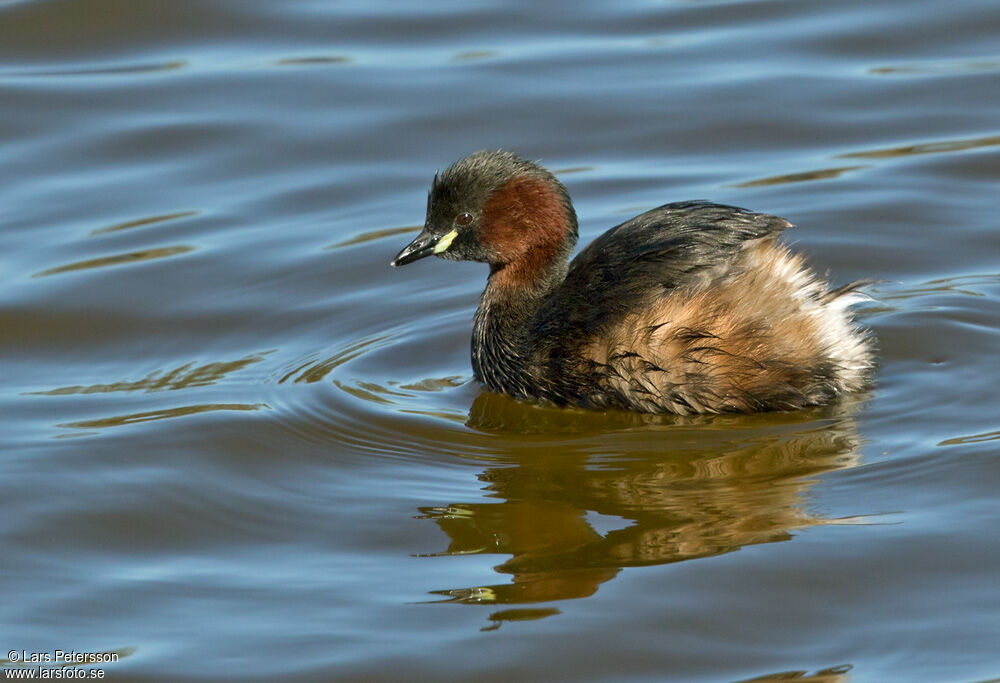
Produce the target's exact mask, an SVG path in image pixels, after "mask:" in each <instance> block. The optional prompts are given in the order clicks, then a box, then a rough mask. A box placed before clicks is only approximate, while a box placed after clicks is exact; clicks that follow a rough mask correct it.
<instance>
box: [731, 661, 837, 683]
mask: <svg viewBox="0 0 1000 683" xmlns="http://www.w3.org/2000/svg"><path fill="white" fill-rule="evenodd" d="M851 668H852V667H851V666H850V665H849V664H845V665H843V666H835V667H831V668H829V669H823V670H822V671H817V672H816V673H814V674H810V673H809V672H808V671H782V672H780V673H773V674H767V675H766V676H758V677H756V678H745V679H743V680H741V681H737V682H736V683H778V682H779V681H796V682H797V683H847V681H849V680H850V679H851V677H850V676H848V675H847V672H848V671H850V670H851Z"/></svg>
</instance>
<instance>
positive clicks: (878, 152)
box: [838, 135, 1000, 159]
mask: <svg viewBox="0 0 1000 683" xmlns="http://www.w3.org/2000/svg"><path fill="white" fill-rule="evenodd" d="M997 145H1000V135H990V136H988V137H983V138H968V139H964V140H943V141H940V142H922V143H919V144H915V145H903V146H901V147H887V148H885V149H875V150H871V151H868V152H852V153H850V154H841V155H839V156H838V158H840V159H890V158H893V157H907V156H914V155H917V154H941V153H943V152H963V151H965V150H969V149H979V148H982V147H996V146H997Z"/></svg>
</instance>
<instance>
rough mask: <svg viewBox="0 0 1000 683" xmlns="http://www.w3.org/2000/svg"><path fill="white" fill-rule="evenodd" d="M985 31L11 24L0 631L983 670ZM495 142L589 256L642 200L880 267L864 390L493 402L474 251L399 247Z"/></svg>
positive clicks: (729, 668)
mask: <svg viewBox="0 0 1000 683" xmlns="http://www.w3.org/2000/svg"><path fill="white" fill-rule="evenodd" d="M998 30H1000V6H997V4H996V3H993V2H988V1H987V0H959V1H957V2H950V3H940V2H931V1H930V0H924V1H921V0H910V1H908V2H890V1H889V0H875V1H873V0H837V1H835V2H823V3H817V2H802V1H800V0H766V1H752V0H748V1H745V2H715V1H702V2H696V1H666V2H652V1H636V2H626V3H615V4H613V5H612V4H608V3H597V2H582V3H579V2H578V3H543V4H540V5H538V6H529V5H524V6H515V5H509V4H502V3H479V4H476V5H471V4H468V3H458V2H448V1H442V2H432V3H419V4H415V3H408V2H383V3H379V4H377V5H375V4H372V3H361V2H319V1H318V0H285V1H283V2H265V1H264V0H254V1H247V0H240V1H237V0H218V1H213V2H194V1H191V0H143V1H142V2H135V1H134V0H88V1H87V2H82V1H81V0H15V1H13V2H12V1H10V0H8V1H6V2H0V207H2V211H0V272H2V273H3V279H4V288H3V294H2V295H0V377H2V383H0V510H2V514H0V539H2V540H0V542H2V548H3V552H2V554H0V586H2V588H3V600H2V601H0V646H7V649H17V650H27V651H39V652H46V651H47V652H52V651H54V650H55V649H63V650H69V649H76V650H78V651H89V652H117V653H121V654H122V657H121V658H120V661H119V662H118V663H116V664H112V665H108V666H107V667H106V671H107V675H108V678H110V679H111V680H122V681H125V680H128V681H135V680H149V681H153V680H156V681H160V680H164V681H166V680H169V681H175V680H234V681H235V680H239V681H248V680H260V681H273V680H289V681H308V680H318V681H319V680H324V681H325V680H368V681H378V680H386V681H389V680H399V679H400V677H405V678H406V679H412V680H432V679H433V680H469V679H475V680H538V681H551V680H573V681H582V680H623V681H624V680H628V681H647V680H650V681H651V680H657V681H659V680H671V681H694V682H698V681H713V682H715V681H723V682H725V681H748V680H755V681H761V680H763V681H767V680H772V681H773V680H788V679H789V678H795V679H796V680H809V681H824V682H833V681H836V682H838V683H840V682H843V681H852V682H855V683H856V682H864V681H872V682H875V681H878V682H882V681H906V682H920V681H929V682H941V681H956V682H965V683H974V682H981V681H986V680H989V679H994V678H996V677H998V676H1000V657H998V652H1000V619H998V618H997V615H998V610H1000V581H998V567H1000V539H998V536H997V534H996V528H997V520H998V518H1000V502H998V501H997V496H996V491H997V490H998V485H1000V459H998V457H997V456H998V444H1000V411H998V406H1000V389H998V386H1000V384H998V382H997V371H996V362H997V361H996V359H997V355H998V352H1000V329H998V327H1000V230H998V225H997V214H998V212H997V181H998V176H1000V123H998V118H997V112H998V111H1000V44H998V42H997V33H998ZM499 146H503V147H505V148H509V149H512V150H515V151H518V152H520V153H522V154H523V155H525V156H528V157H531V158H536V159H541V160H542V162H543V163H545V164H546V165H548V166H549V167H550V168H552V169H554V170H556V171H557V172H558V173H559V175H560V177H561V178H562V179H563V181H564V182H565V183H566V185H567V187H568V188H569V191H570V193H571V194H572V196H573V198H574V200H575V202H576V206H577V211H578V213H579V215H580V220H581V243H582V244H585V243H587V242H588V241H589V240H591V239H592V238H594V237H595V236H596V235H598V234H600V233H601V232H603V231H604V230H605V229H607V228H608V227H610V226H612V225H614V224H615V223H618V222H620V221H622V220H624V219H626V218H628V217H630V216H631V215H634V214H635V213H637V212H639V211H642V210H645V209H648V208H652V207H654V206H656V205H659V204H661V203H664V202H667V201H674V200H683V199H695V198H709V199H713V200H716V201H721V202H728V203H734V204H737V205H740V206H746V207H750V208H753V209H755V210H760V211H766V212H770V213H776V214H780V215H782V216H785V217H787V218H788V219H789V220H791V221H792V222H793V223H795V224H796V225H797V226H798V227H797V228H796V229H795V230H794V231H790V232H789V233H788V239H789V240H791V241H793V242H794V243H795V244H796V247H797V248H798V249H801V250H803V251H805V252H807V253H809V254H810V255H811V259H812V262H813V263H814V264H815V266H816V267H817V269H819V270H820V271H821V272H824V273H825V272H829V273H830V276H831V278H832V279H833V281H834V282H836V283H844V282H847V281H850V280H852V279H857V278H874V279H878V280H880V282H879V283H878V284H877V285H875V286H874V287H873V288H871V293H872V295H873V296H874V297H875V300H874V301H872V302H870V303H868V304H865V305H864V306H863V307H862V309H861V317H862V319H863V321H864V323H865V324H866V325H868V326H870V327H871V328H872V329H873V330H874V331H875V334H876V335H877V337H878V340H879V347H880V350H879V362H880V367H879V373H878V379H877V383H876V385H875V386H874V387H873V388H872V390H871V391H870V392H869V393H868V394H866V395H863V396H858V397H856V398H854V399H852V400H850V401H846V402H844V403H843V404H841V405H838V406H835V407H832V408H829V409H824V410H815V411H807V412H803V413H795V414H779V415H763V416H761V415H758V416H746V417H715V418H687V419H671V418H654V417H643V416H635V415H627V414H622V413H608V414H598V413H587V412H581V411H574V410H553V409H547V408H541V407H536V406H530V405H523V404H518V403H516V402H513V401H511V400H508V399H506V398H504V397H500V396H494V395H490V394H486V393H483V392H482V391H481V390H480V389H479V388H477V387H476V386H475V384H474V383H473V382H472V381H471V369H470V365H469V358H468V345H469V336H470V328H471V316H472V312H473V311H474V309H475V306H476V303H477V299H478V295H479V292H480V291H481V288H482V285H483V281H484V277H485V272H484V269H483V267H482V266H481V265H480V264H454V263H443V262H440V261H428V262H421V263H419V264H416V265H414V266H410V267H408V268H406V269H404V270H391V269H390V268H389V266H388V262H389V260H390V258H391V257H392V256H393V255H394V254H395V253H396V251H398V249H399V248H400V247H401V246H402V245H403V244H405V243H406V242H407V241H408V240H409V239H410V237H411V234H412V233H413V232H414V231H416V230H417V229H418V224H419V223H420V221H421V220H422V218H423V212H424V205H423V203H424V201H425V195H426V190H427V187H428V184H429V182H430V179H431V177H432V176H433V173H434V171H435V169H437V168H443V167H444V166H446V165H447V164H448V163H450V162H451V161H453V160H454V159H456V158H458V157H460V156H462V155H464V154H467V153H469V152H472V151H474V150H477V149H481V148H486V147H499ZM6 651H7V650H6V649H5V650H3V652H6ZM2 654H3V653H0V655H2ZM6 666H8V668H9V667H10V666H11V664H10V663H9V662H8V663H6Z"/></svg>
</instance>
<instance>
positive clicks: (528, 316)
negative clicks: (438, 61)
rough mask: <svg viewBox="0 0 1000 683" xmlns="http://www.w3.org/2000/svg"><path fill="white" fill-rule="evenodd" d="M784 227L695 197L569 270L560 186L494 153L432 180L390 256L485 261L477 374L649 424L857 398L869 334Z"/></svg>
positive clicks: (641, 221) (851, 290)
mask: <svg viewBox="0 0 1000 683" xmlns="http://www.w3.org/2000/svg"><path fill="white" fill-rule="evenodd" d="M789 227H791V224H790V223H789V222H788V221H786V220H784V219H782V218H778V217H777V216H769V215H767V214H761V213H751V212H749V211H746V210H744V209H739V208H736V207H732V206H723V205H720V204H712V203H709V202H705V201H692V202H677V203H673V204H665V205H663V206H661V207H659V208H656V209H652V210H651V211H647V212H646V213H643V214H641V215H639V216H636V217H635V218H632V219H630V220H628V221H625V222H624V223H622V224H621V225H619V226H617V227H614V228H612V229H611V230H608V231H607V232H606V233H604V234H603V235H601V236H600V237H598V238H597V239H596V240H594V241H593V242H592V243H591V244H590V246H588V247H587V248H586V249H584V250H583V251H582V252H580V254H579V255H578V256H577V257H576V258H575V259H573V261H572V263H570V262H569V255H570V252H571V251H572V249H573V246H574V245H575V244H576V240H577V221H576V212H575V211H574V210H573V204H572V202H571V201H570V198H569V194H568V193H567V192H566V188H565V187H564V186H563V184H562V183H561V182H559V181H558V180H557V179H556V177H555V176H553V175H552V174H551V173H549V172H548V171H547V170H545V169H544V168H542V167H541V166H539V165H537V164H535V163H532V162H530V161H525V160H524V159H521V158H519V157H517V156H515V155H514V154H511V153H509V152H503V151H482V152H477V153H475V154H473V155H471V156H469V157H466V158H465V159H462V160H460V161H457V162H455V163H454V164H452V165H451V166H450V167H449V168H448V169H447V170H446V171H445V172H444V173H441V174H439V175H436V176H435V177H434V183H433V185H432V186H431V190H430V193H429V195H428V199H427V218H426V222H425V224H424V229H423V231H422V232H421V233H420V234H419V235H418V236H417V237H416V239H414V240H413V241H412V242H411V243H410V244H409V245H407V247H406V248H405V249H403V250H402V251H401V252H399V255H397V256H396V258H395V259H393V261H392V265H393V266H401V265H404V264H407V263H411V262H413V261H416V260H417V259H421V258H423V257H425V256H430V255H431V254H434V255H436V256H439V257H441V258H446V259H452V260H471V261H485V262H486V263H488V264H489V265H490V274H489V278H488V280H487V282H486V290H485V291H484V292H483V296H482V299H481V301H480V304H479V309H478V310H477V311H476V315H475V323H474V327H473V336H472V368H473V371H474V373H475V376H476V379H477V380H478V381H479V382H480V383H482V384H483V385H485V386H486V388H487V389H489V390H491V391H495V392H502V393H507V394H510V395H512V396H515V397H517V398H532V399H538V400H542V401H547V402H550V403H554V404H556V405H576V406H582V407H585V408H596V409H602V408H624V409H626V410H638V411H644V412H653V413H678V414H681V415H688V414H692V413H723V412H749V411H756V410H789V409H796V408H802V407H805V406H815V405H821V404H824V403H828V402H830V401H832V400H833V399H834V398H836V397H837V396H839V395H841V394H843V393H845V392H849V391H855V390H858V389H861V388H862V387H863V386H864V385H865V380H866V377H867V375H868V371H869V369H870V367H871V357H870V337H869V334H868V333H867V332H866V331H863V330H861V329H859V328H858V327H856V326H855V325H854V322H853V320H852V318H851V315H850V313H849V311H848V306H850V305H851V304H852V303H855V302H856V301H858V300H859V299H860V298H863V296H861V295H859V294H858V293H857V292H856V289H857V287H858V286H859V285H860V284H863V283H853V284H850V285H846V286H844V287H840V288H838V289H834V290H830V289H829V287H828V285H827V283H826V282H824V281H822V280H821V279H820V278H818V277H817V276H816V275H815V274H814V273H813V272H812V271H811V270H809V268H808V267H807V266H806V265H805V262H804V259H803V258H802V257H801V256H797V255H793V254H791V253H790V252H789V250H788V249H787V247H785V246H784V245H782V244H780V243H779V242H778V241H777V236H778V234H779V233H780V232H781V231H782V230H784V229H785V228H789Z"/></svg>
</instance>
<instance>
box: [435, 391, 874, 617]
mask: <svg viewBox="0 0 1000 683" xmlns="http://www.w3.org/2000/svg"><path fill="white" fill-rule="evenodd" d="M850 411H851V407H850V406H841V407H839V408H838V409H837V410H835V411H830V410H827V411H823V412H813V413H808V414H796V415H791V414H784V415H770V416H746V417H729V418H715V419H712V418H659V420H660V421H659V422H655V421H653V420H655V419H656V418H649V417H645V418H643V417H642V416H636V415H630V414H625V413H623V414H621V415H617V414H609V415H605V416H601V418H602V419H606V420H608V421H610V422H612V423H614V422H615V421H616V420H624V421H625V424H621V425H617V427H618V428H617V430H614V431H611V430H609V428H608V427H609V425H605V424H603V423H601V422H598V423H597V424H594V419H593V418H595V417H596V416H595V415H594V414H593V413H586V414H585V415H586V416H587V420H586V423H585V424H584V425H581V424H580V423H579V414H577V422H576V424H574V420H573V417H572V416H573V413H571V412H570V413H567V412H566V411H558V410H551V409H543V408H539V407H536V406H529V405H524V404H521V403H517V402H516V401H513V400H511V399H509V398H506V397H502V396H498V395H493V394H483V395H481V396H480V397H479V398H478V399H477V400H476V402H475V404H474V405H473V408H472V414H471V415H470V419H469V425H470V426H472V427H477V428H484V427H485V429H487V430H488V431H494V432H495V431H500V432H507V433H508V434H509V433H510V431H511V430H510V429H507V428H505V425H519V428H518V429H517V430H516V431H517V432H519V433H521V434H522V435H525V434H527V435H529V436H522V438H521V440H520V441H521V443H523V444H524V445H523V447H518V448H516V449H511V450H509V451H508V452H507V453H506V454H505V455H504V456H502V457H500V458H498V461H499V462H498V464H497V465H496V466H491V467H489V468H487V469H486V470H484V471H483V472H482V473H481V474H480V475H479V478H480V479H481V480H482V481H484V482H486V484H487V486H486V489H487V490H488V491H490V492H491V494H492V495H493V496H495V497H497V498H500V499H502V502H498V503H451V504H448V505H442V506H440V507H427V508H421V512H422V513H423V515H424V516H425V517H426V518H429V519H433V520H434V521H435V522H436V523H437V524H438V525H439V526H440V528H441V529H442V530H443V531H444V532H445V533H446V534H447V535H448V537H449V539H450V543H449V546H448V549H447V550H446V551H445V552H444V553H439V554H444V555H458V554H472V553H496V554H508V555H511V556H512V557H510V559H508V560H506V561H505V562H503V563H502V564H500V565H499V566H497V567H496V568H495V569H496V571H498V572H500V573H503V574H510V575H511V576H512V579H513V580H512V582H511V583H509V584H507V583H505V584H500V585H492V586H480V587H474V588H461V589H453V590H443V591H436V592H437V593H439V594H443V595H447V596H449V598H450V599H451V600H452V601H458V602H465V603H474V604H483V603H493V604H523V603H535V602H545V601H552V600H563V599H569V598H582V597H587V596H589V595H591V594H593V593H594V592H595V591H596V590H597V588H598V587H599V586H600V584H601V583H603V582H605V581H608V580H609V579H611V578H613V577H614V576H615V575H616V574H617V573H618V572H619V571H620V570H621V569H622V568H623V567H635V566H643V565H656V564H665V563H669V562H678V561H681V560H688V559H694V558H700V557H710V556H713V555H719V554H722V553H727V552H731V551H733V550H738V549H739V548H741V547H742V546H745V545H753V544H760V543H772V542H776V541H786V540H789V539H790V538H792V536H793V533H792V532H793V531H794V530H795V529H798V528H802V527H807V526H811V525H816V524H823V523H826V522H828V521H829V520H825V519H822V518H820V517H817V516H815V515H813V514H810V513H809V512H807V511H806V510H805V505H806V494H807V491H808V490H809V487H810V486H811V485H812V480H811V479H810V478H811V477H812V476H814V475H816V474H818V473H821V472H826V471H830V470H835V469H841V468H845V467H851V466H853V465H855V464H856V463H857V461H858V459H859V455H858V452H857V449H858V444H859V439H858V436H857V434H856V432H855V428H854V422H853V420H852V419H851V417H850V415H849V414H848V413H849V412H850ZM643 419H644V420H645V421H643ZM636 420H640V421H639V422H636ZM553 423H555V424H553ZM587 424H589V425H590V428H591V429H593V430H595V432H596V433H593V434H591V435H588V436H586V438H579V435H575V437H576V438H566V437H565V434H566V433H575V432H577V430H578V428H579V429H583V430H587ZM560 427H561V428H560ZM544 431H547V433H548V436H546V437H544V438H541V437H534V440H532V438H531V437H530V434H532V433H538V432H544ZM560 432H563V434H562V435H561V434H560ZM521 612H524V614H521ZM495 616H497V615H495ZM537 616H545V615H537ZM531 617H532V614H531V613H530V612H527V611H525V610H523V609H522V610H518V611H517V615H516V616H515V618H519V619H524V618H531ZM499 618H501V619H502V618H503V616H502V615H499Z"/></svg>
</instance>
